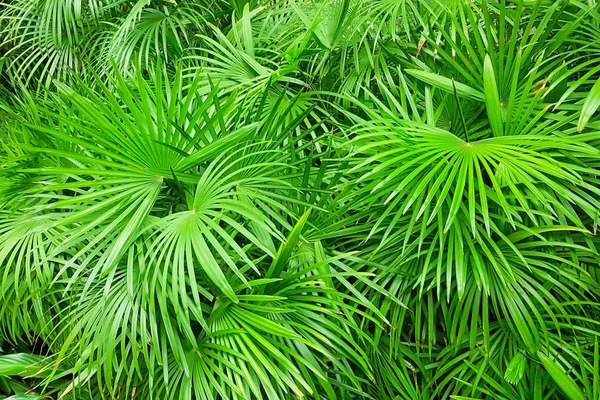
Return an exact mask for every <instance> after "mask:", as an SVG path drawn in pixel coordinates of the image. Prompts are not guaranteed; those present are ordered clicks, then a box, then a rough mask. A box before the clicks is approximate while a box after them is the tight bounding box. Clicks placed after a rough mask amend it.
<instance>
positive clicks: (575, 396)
mask: <svg viewBox="0 0 600 400" xmlns="http://www.w3.org/2000/svg"><path fill="white" fill-rule="evenodd" d="M538 357H539V358H540V360H541V361H542V365H543V366H544V368H545V369H546V371H547V372H548V374H549V375H550V376H551V377H552V379H553V380H554V382H556V384H557V385H558V387H559V388H560V390H561V391H562V392H563V393H564V394H565V395H566V396H567V397H568V398H569V399H570V400H585V396H584V395H583V392H582V391H581V390H580V389H579V386H578V385H577V383H576V382H575V381H574V380H573V378H571V377H570V376H569V375H568V374H567V373H566V372H565V371H564V370H563V368H562V367H560V366H559V365H558V364H557V363H556V361H555V360H554V359H552V358H550V357H548V356H547V355H545V354H543V353H541V352H538Z"/></svg>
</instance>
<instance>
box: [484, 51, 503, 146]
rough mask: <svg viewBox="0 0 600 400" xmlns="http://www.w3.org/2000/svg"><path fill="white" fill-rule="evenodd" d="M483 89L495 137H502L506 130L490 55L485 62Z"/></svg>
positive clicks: (486, 56)
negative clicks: (503, 124)
mask: <svg viewBox="0 0 600 400" xmlns="http://www.w3.org/2000/svg"><path fill="white" fill-rule="evenodd" d="M483 89H484V94H485V106H486V110H487V114H488V118H489V120H490V125H491V127H492V132H493V133H494V135H495V136H502V135H503V133H504V129H503V126H502V108H501V106H500V97H499V95H498V87H497V86H496V76H495V74H494V66H493V64H492V60H491V59H490V56H489V55H488V54H486V55H485V60H484V61H483Z"/></svg>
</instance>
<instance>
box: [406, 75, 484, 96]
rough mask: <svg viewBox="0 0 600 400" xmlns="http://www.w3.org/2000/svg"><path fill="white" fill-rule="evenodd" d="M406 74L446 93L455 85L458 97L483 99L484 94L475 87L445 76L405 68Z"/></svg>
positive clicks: (451, 91) (452, 89) (451, 90)
mask: <svg viewBox="0 0 600 400" xmlns="http://www.w3.org/2000/svg"><path fill="white" fill-rule="evenodd" d="M405 71H406V72H407V73H408V74H410V75H412V76H414V77H415V78H417V79H419V80H420V81H422V82H425V83H427V84H429V85H431V86H433V87H435V88H438V89H442V90H444V91H446V92H448V93H453V92H454V88H455V87H456V93H457V94H458V96H460V97H464V98H465V99H469V100H475V101H481V102H483V101H485V95H484V94H483V93H481V92H480V91H479V90H477V89H473V88H472V87H471V86H468V85H465V84H464V83H460V82H457V81H454V82H453V80H452V79H450V78H446V77H445V76H442V75H438V74H435V73H433V72H427V71H421V70H418V69H406V70H405Z"/></svg>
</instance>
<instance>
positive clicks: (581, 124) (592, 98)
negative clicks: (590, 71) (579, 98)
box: [577, 78, 600, 132]
mask: <svg viewBox="0 0 600 400" xmlns="http://www.w3.org/2000/svg"><path fill="white" fill-rule="evenodd" d="M599 106H600V78H598V80H597V81H596V83H594V86H592V90H590V93H589V94H588V95H587V97H586V98H585V101H584V102H583V106H582V107H581V115H580V116H579V121H578V122H577V130H578V131H579V132H581V131H582V130H583V128H585V125H586V124H587V123H588V121H589V120H590V119H591V118H592V115H594V113H595V112H596V110H597V109H598V107H599Z"/></svg>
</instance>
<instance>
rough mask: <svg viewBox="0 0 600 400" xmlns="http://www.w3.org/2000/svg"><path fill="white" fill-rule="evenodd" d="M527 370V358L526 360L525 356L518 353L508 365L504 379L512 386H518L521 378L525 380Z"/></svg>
mask: <svg viewBox="0 0 600 400" xmlns="http://www.w3.org/2000/svg"><path fill="white" fill-rule="evenodd" d="M526 368H527V358H525V356H524V355H523V354H521V353H517V354H515V356H514V357H513V358H512V360H510V362H509V363H508V366H507V367H506V372H505V373H504V379H505V380H506V381H507V382H508V383H510V384H511V385H516V384H517V383H519V381H520V380H521V378H523V375H524V374H525V369H526Z"/></svg>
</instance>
